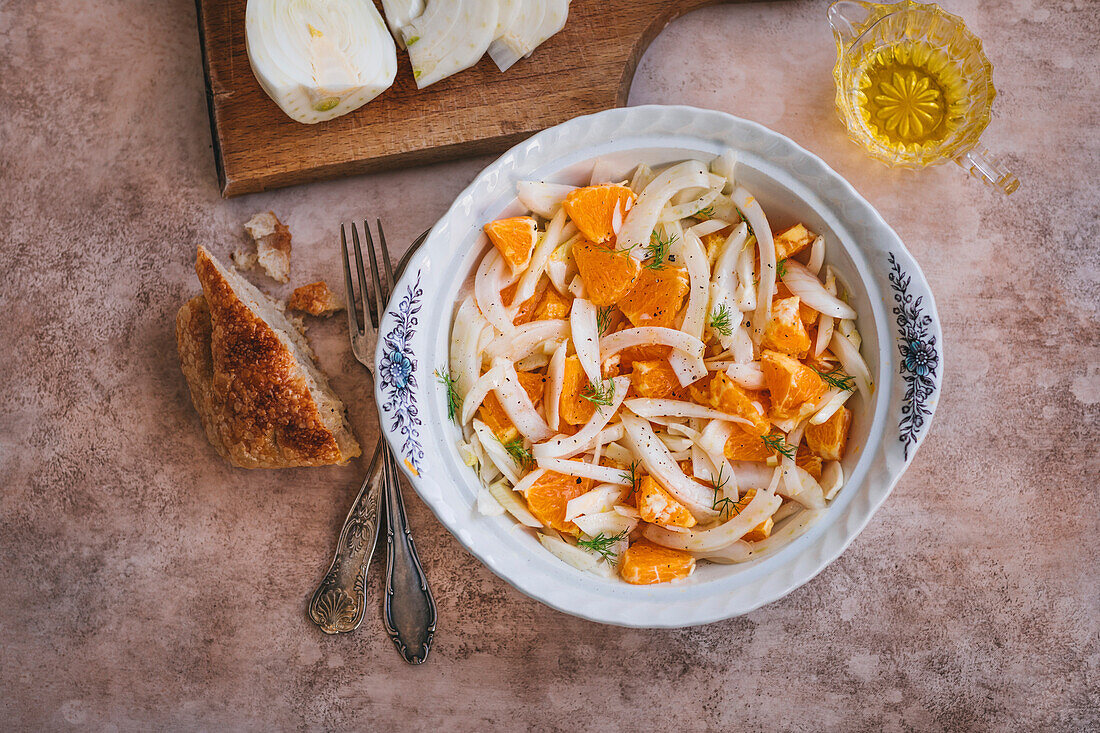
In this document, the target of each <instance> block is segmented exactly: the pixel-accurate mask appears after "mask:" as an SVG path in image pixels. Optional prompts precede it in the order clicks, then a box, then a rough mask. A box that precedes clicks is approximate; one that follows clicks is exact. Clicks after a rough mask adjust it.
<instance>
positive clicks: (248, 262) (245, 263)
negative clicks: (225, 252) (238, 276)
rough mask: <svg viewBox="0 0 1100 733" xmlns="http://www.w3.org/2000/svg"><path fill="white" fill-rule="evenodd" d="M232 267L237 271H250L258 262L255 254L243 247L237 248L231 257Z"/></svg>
mask: <svg viewBox="0 0 1100 733" xmlns="http://www.w3.org/2000/svg"><path fill="white" fill-rule="evenodd" d="M232 259H233V266H234V267H236V268H237V269H238V270H241V271H244V270H251V269H252V268H253V267H255V266H256V265H257V264H258V263H259V260H257V258H256V253H255V252H249V251H248V250H247V249H245V248H244V247H237V250H236V251H235V252H234V253H233V255H232Z"/></svg>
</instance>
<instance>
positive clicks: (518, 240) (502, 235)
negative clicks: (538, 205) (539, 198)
mask: <svg viewBox="0 0 1100 733" xmlns="http://www.w3.org/2000/svg"><path fill="white" fill-rule="evenodd" d="M537 226H538V225H537V224H536V223H535V220H534V219H532V218H531V217H529V216H513V217H512V218H510V219H497V220H496V221H491V222H489V223H488V224H486V225H485V233H486V234H487V235H489V241H490V242H492V243H493V246H494V247H496V248H497V251H498V252H500V256H501V257H503V258H504V261H505V262H507V263H508V264H509V266H511V268H512V272H518V271H519V270H522V269H523V268H525V267H527V263H528V262H530V261H531V250H532V249H534V247H535V237H536V236H537V235H536V234H535V230H536V228H537Z"/></svg>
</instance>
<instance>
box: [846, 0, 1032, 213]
mask: <svg viewBox="0 0 1100 733" xmlns="http://www.w3.org/2000/svg"><path fill="white" fill-rule="evenodd" d="M828 18H829V25H831V26H832V28H833V35H834V36H835V37H836V46H837V62H836V67H834V69H833V78H834V79H835V80H836V107H837V112H838V113H839V115H840V118H841V120H842V121H843V122H844V124H845V126H846V127H847V128H848V137H850V138H851V139H852V140H853V141H854V142H856V143H858V144H859V145H862V146H863V147H864V149H866V150H867V152H868V153H870V155H871V156H872V157H874V158H876V159H877V160H880V161H882V162H884V163H886V164H887V165H892V166H899V167H904V168H921V167H924V166H926V165H935V164H937V163H942V162H944V161H947V160H954V161H955V162H956V163H958V164H959V165H961V166H962V167H963V168H965V169H966V170H967V171H969V172H970V174H971V175H973V176H975V177H977V178H979V179H981V180H982V181H984V182H985V183H987V184H989V185H992V186H993V187H994V188H997V189H998V190H1000V191H1002V192H1004V193H1006V194H1010V193H1012V192H1013V191H1015V190H1016V189H1017V188H1019V186H1020V182H1019V180H1018V179H1017V178H1016V176H1015V175H1014V174H1013V173H1011V172H1009V171H1008V170H1006V169H1005V168H1004V167H1002V165H1001V163H1000V162H999V161H998V160H997V159H996V158H994V157H993V156H991V155H990V154H989V151H987V150H986V149H985V148H984V147H982V146H980V145H979V144H978V138H979V137H980V136H981V134H982V132H983V131H984V130H985V128H986V126H987V125H988V124H989V118H990V110H991V108H992V106H993V99H994V97H996V96H997V92H996V90H995V89H994V88H993V79H992V76H993V65H992V64H990V63H989V59H987V58H986V56H985V53H984V52H983V51H982V42H981V41H980V40H979V39H978V38H977V37H976V36H974V34H973V33H971V32H970V31H969V30H967V28H966V26H965V25H964V24H963V21H962V18H959V17H958V16H956V15H951V14H950V13H947V12H945V11H943V10H942V9H941V8H940V7H939V6H937V5H935V4H922V3H917V2H913V1H912V0H903V1H902V2H898V3H893V4H889V5H885V4H877V3H869V2H860V1H858V0H841V1H840V2H835V3H833V4H832V5H831V6H830V7H829V14H828Z"/></svg>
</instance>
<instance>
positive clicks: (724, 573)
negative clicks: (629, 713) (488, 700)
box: [375, 106, 943, 627]
mask: <svg viewBox="0 0 1100 733" xmlns="http://www.w3.org/2000/svg"><path fill="white" fill-rule="evenodd" d="M725 148H733V149H734V150H736V151H737V154H738V161H739V162H738V169H737V177H738V181H739V182H741V183H743V184H744V185H745V186H746V188H748V189H749V190H750V191H752V192H753V193H754V194H755V195H756V196H757V198H758V199H759V200H760V203H761V205H762V206H763V207H764V211H765V213H766V214H767V215H768V218H769V221H770V223H771V224H772V226H773V227H774V228H778V227H780V226H784V225H786V224H790V223H794V222H796V221H801V222H805V224H806V225H807V226H808V227H810V228H811V229H813V230H814V231H817V232H820V233H822V234H823V235H824V236H825V238H826V241H827V257H826V261H827V262H828V263H829V264H832V265H833V266H834V267H836V268H837V269H838V271H839V272H840V273H841V274H842V276H843V277H844V280H845V281H846V283H847V284H848V285H849V286H850V287H851V288H852V290H853V291H854V292H853V298H852V301H853V305H854V307H855V308H856V310H857V312H858V325H859V328H860V332H861V334H862V335H863V338H864V345H863V355H864V358H865V359H866V360H867V363H868V366H869V367H870V369H871V374H872V375H873V377H874V379H875V385H876V388H875V394H874V398H873V399H872V400H871V401H869V402H868V401H865V400H861V399H860V398H859V397H858V396H856V397H854V398H853V400H852V402H851V403H850V404H851V406H852V408H853V418H854V419H853V427H852V434H851V438H850V442H849V445H850V446H851V448H850V450H849V451H848V456H847V457H846V458H845V461H844V472H845V476H846V477H847V483H846V485H845V486H844V488H843V489H841V491H840V493H839V494H838V495H837V497H836V498H835V500H834V501H833V502H832V503H831V504H830V506H829V507H828V508H827V509H826V511H825V513H824V515H823V516H822V517H821V518H820V519H819V520H818V521H817V522H816V523H815V524H814V525H813V526H811V527H810V528H809V529H808V530H807V531H806V532H805V533H804V534H802V535H801V536H800V537H798V538H797V539H796V540H794V541H793V542H791V543H790V544H788V545H786V546H785V547H783V548H781V549H779V550H778V551H776V552H774V553H773V554H770V555H767V556H764V557H761V558H759V559H757V560H754V561H752V562H749V563H745V564H740V565H716V564H710V563H702V564H700V566H699V568H698V570H697V571H696V572H695V574H694V575H692V576H691V577H690V578H688V579H686V580H684V581H681V582H678V583H666V584H660V585H652V586H632V585H628V584H626V583H624V582H622V581H620V580H618V579H615V580H608V579H605V578H601V577H598V576H596V575H593V574H591V573H584V572H581V571H579V570H576V569H574V568H573V567H571V566H569V565H567V564H566V563H564V562H562V561H561V560H559V559H558V558H556V557H554V556H553V555H551V554H550V553H549V552H547V551H546V550H545V549H544V548H543V547H542V546H541V545H540V544H539V543H538V541H537V540H536V539H535V537H534V535H533V533H532V532H530V531H529V530H526V529H525V528H523V527H521V526H520V525H518V524H517V523H516V522H515V521H514V520H513V519H512V518H511V516H509V515H504V516H499V517H486V516H482V515H480V514H478V513H477V510H476V508H475V497H476V495H477V488H478V482H477V477H476V476H475V475H474V472H473V470H471V469H470V468H468V467H466V466H465V465H463V463H462V461H461V459H460V458H459V455H458V451H457V448H456V441H458V439H459V437H460V434H459V431H458V429H457V427H456V426H455V425H454V424H453V423H452V422H450V421H449V420H448V419H447V408H446V399H445V394H444V391H443V390H442V388H441V387H440V386H439V385H438V383H437V380H436V379H435V377H434V374H433V372H434V371H435V370H436V369H437V368H443V367H445V366H446V364H447V347H448V338H449V334H450V326H451V321H452V314H453V311H454V306H455V301H456V299H457V294H458V292H459V290H460V289H461V288H462V286H463V284H464V283H465V282H466V280H467V278H469V277H471V275H472V272H473V270H474V269H475V267H476V264H477V261H478V260H479V259H480V257H481V255H482V253H483V251H484V250H483V249H482V248H479V247H478V241H479V235H480V233H481V227H482V225H483V224H485V223H486V222H488V221H491V220H493V219H495V218H498V217H499V216H500V215H501V214H503V213H510V212H511V211H513V210H515V208H516V206H517V203H516V202H515V183H516V181H520V180H553V181H561V182H566V183H574V184H585V183H587V182H588V177H589V175H590V172H591V168H592V161H593V160H595V159H597V158H599V159H601V160H604V161H607V162H608V163H609V165H610V166H611V167H612V169H614V168H616V167H618V168H621V171H617V172H622V173H624V174H625V173H626V172H628V171H629V170H631V169H632V168H633V167H634V166H635V165H637V164H638V163H640V162H645V163H649V164H651V165H652V164H654V163H664V162H671V161H677V160H683V159H686V158H693V157H697V158H700V159H702V160H709V159H710V158H712V157H713V156H715V155H717V154H718V153H720V152H721V151H722V150H723V149H725ZM381 333H382V334H383V335H384V336H383V338H382V339H380V340H379V344H378V351H377V353H376V360H377V362H378V372H377V373H378V375H379V379H378V380H377V383H376V387H375V399H376V400H377V404H378V405H380V406H381V423H382V429H383V432H384V434H385V437H386V439H387V440H388V441H389V443H390V445H391V446H392V447H393V449H394V451H395V452H396V453H397V455H398V456H399V458H401V459H403V460H401V461H399V462H401V463H404V465H405V470H406V473H407V475H408V477H409V481H410V482H411V483H412V485H413V487H414V488H415V489H416V491H417V493H419V494H420V497H421V498H422V499H423V500H424V502H425V503H426V504H427V505H428V506H429V507H430V508H431V509H432V511H433V512H435V515H436V517H438V518H439V521H441V522H442V523H443V524H444V525H445V526H446V527H447V528H448V529H449V530H450V531H451V532H452V533H453V534H454V535H455V537H457V538H458V540H459V542H461V543H462V544H463V545H464V546H465V547H466V548H467V549H468V550H469V551H470V552H472V553H473V554H474V555H475V556H477V557H478V558H479V559H480V560H481V561H482V562H484V563H485V564H486V565H487V566H488V567H489V568H490V569H491V570H492V571H493V572H495V573H496V574H497V575H499V576H500V577H502V578H503V579H505V580H506V581H508V582H509V583H511V584H512V585H513V586H515V587H516V588H518V589H519V590H521V591H523V592H524V593H526V594H527V595H529V596H531V597H533V598H536V599H538V600H540V601H542V602H543V603H546V604H547V605H550V606H552V607H554V608H557V609H559V610H561V611H564V612H566V613H570V614H574V615H576V616H581V617H583V618H587V619H591V620H593V621H600V622H603V623H609V624H620V625H624V626H643V627H675V626H691V625H695V624H702V623H708V622H711V621H717V620H719V619H724V618H729V617H731V616H737V615H739V614H742V613H746V612H748V611H751V610H752V609H754V608H757V607H758V606H761V605H763V604H765V603H768V602H770V601H774V600H775V599H777V598H780V597H782V596H783V595H786V594H787V593H789V592H790V591H792V590H793V589H795V588H797V587H798V586H800V585H802V584H803V583H805V582H806V581H808V580H809V579H810V578H812V577H813V576H814V575H816V574H817V573H818V572H819V571H820V570H821V569H822V568H824V567H825V566H826V565H827V564H828V563H829V562H831V561H832V560H833V559H835V558H836V557H837V556H838V555H839V554H840V553H841V552H842V551H843V550H844V548H845V547H846V546H847V545H848V543H849V542H851V541H852V539H853V538H855V536H856V535H857V534H859V532H860V530H861V529H862V528H863V527H864V525H866V524H867V522H868V520H869V519H870V518H871V515H872V514H873V513H874V511H875V509H877V508H878V507H879V505H880V504H882V502H883V501H884V500H885V499H886V497H887V496H888V495H889V493H890V491H891V489H893V487H894V484H895V483H897V480H898V478H899V477H900V476H901V474H902V472H903V471H904V470H905V468H906V466H907V465H908V464H909V461H911V460H912V458H913V454H914V452H915V451H916V449H917V446H919V445H920V442H921V440H922V439H923V438H924V436H925V435H926V434H927V432H928V429H929V427H930V423H931V418H932V412H933V410H934V409H935V406H936V402H937V400H938V398H939V390H940V381H941V377H942V370H941V365H942V354H941V352H940V349H941V348H942V341H943V339H942V335H941V332H940V324H939V319H938V318H937V316H936V308H935V304H934V303H933V300H932V294H931V292H929V289H928V284H927V283H926V282H925V280H924V277H923V275H922V274H921V272H920V268H918V267H917V263H916V262H915V261H914V260H913V258H912V257H911V256H910V254H909V253H908V252H907V251H906V249H905V247H904V246H903V245H902V243H901V240H900V239H899V238H898V236H897V234H895V233H894V231H893V230H892V229H891V228H890V227H889V226H888V225H887V224H886V222H885V221H883V219H882V217H881V216H879V214H878V212H876V211H875V210H874V209H873V208H872V207H871V205H870V204H868V203H867V201H865V200H864V199H863V198H862V197H861V196H860V195H859V194H858V193H856V192H855V190H854V189H853V188H852V187H851V185H849V184H848V183H847V182H846V181H845V180H844V179H842V178H841V177H840V176H839V175H837V174H836V173H835V172H834V171H833V170H832V169H830V168H829V167H828V166H827V165H825V163H823V162H822V161H821V160H820V159H819V158H817V157H816V156H814V155H812V154H810V153H808V152H807V151H805V150H803V149H802V148H801V147H799V146H798V145H796V144H795V143H793V142H792V141H791V140H789V139H787V138H785V137H783V136H782V135H779V134H778V133H775V132H772V131H771V130H768V129H767V128H765V127H762V126H761V125H758V124H756V123H754V122H749V121H747V120H742V119H739V118H736V117H733V116H731V115H728V114H724V113H722V112H715V111H711V110H703V109H695V108H692V107H665V106H644V107H628V108H624V109H613V110H608V111H606V112H600V113H598V114H594V115H590V116H587V117H578V118H576V119H573V120H570V121H569V122H566V123H564V124H561V125H558V126H557V127H552V128H550V129H548V130H545V131H543V132H540V133H538V134H537V135H534V136H533V137H531V138H530V139H528V140H527V141H526V142H523V143H520V144H519V145H516V146H515V147H514V148H512V149H511V150H509V151H508V152H507V153H505V154H504V155H502V156H501V157H500V158H498V159H497V160H496V161H495V162H494V163H492V165H490V166H489V167H488V168H486V169H485V170H484V171H483V172H482V173H481V174H480V175H479V176H478V177H477V178H475V179H474V181H473V183H471V184H470V185H469V186H468V187H467V188H466V190H465V191H463V192H462V194H461V195H460V196H459V197H458V198H457V199H456V200H455V202H454V204H453V205H452V206H451V208H450V210H448V211H447V213H446V214H445V215H444V216H443V218H442V219H440V220H439V222H438V223H437V224H436V225H435V227H434V228H433V229H432V232H431V234H430V236H429V237H428V240H427V241H426V242H425V244H424V246H423V247H422V248H421V250H420V251H419V252H418V253H417V254H416V255H415V256H414V257H413V258H412V259H411V260H410V261H409V264H408V266H407V268H406V270H405V273H404V275H403V276H402V278H401V280H400V282H399V283H398V284H397V287H396V289H395V291H394V297H393V300H392V301H391V303H390V310H389V312H388V313H387V314H386V316H385V318H384V319H383V321H382V327H381Z"/></svg>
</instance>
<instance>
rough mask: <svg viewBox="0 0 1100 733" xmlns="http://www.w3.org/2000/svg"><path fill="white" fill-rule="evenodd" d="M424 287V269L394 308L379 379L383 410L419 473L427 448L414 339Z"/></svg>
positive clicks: (406, 459) (383, 351)
mask: <svg viewBox="0 0 1100 733" xmlns="http://www.w3.org/2000/svg"><path fill="white" fill-rule="evenodd" d="M423 295H424V290H423V289H422V288H421V287H420V271H419V270H417V272H416V280H415V281H414V282H413V284H411V285H408V286H406V287H405V294H404V295H403V296H402V298H401V300H400V301H399V302H398V304H397V309H396V310H391V311H390V316H392V317H393V319H394V326H393V328H392V329H390V332H389V333H387V334H386V337H385V339H383V344H384V348H383V350H382V358H381V359H380V360H379V362H378V378H379V380H380V384H381V387H382V391H383V392H384V393H385V394H386V401H385V402H384V403H383V404H382V410H383V412H386V413H389V414H390V415H391V416H392V418H393V420H392V422H391V424H390V429H391V430H392V431H393V432H394V433H396V434H398V435H400V436H402V438H403V439H404V442H403V443H402V446H401V453H402V454H403V455H404V457H405V462H406V464H407V465H408V466H409V467H410V468H411V469H412V470H413V472H415V473H417V474H419V473H420V469H421V463H422V461H423V460H424V449H423V447H422V446H421V445H420V425H421V423H420V414H419V412H420V411H419V409H418V408H417V406H416V386H417V380H416V354H415V353H413V348H412V339H413V337H414V336H415V335H416V326H417V323H418V321H417V314H418V313H420V299H421V297H422V296H423Z"/></svg>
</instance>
